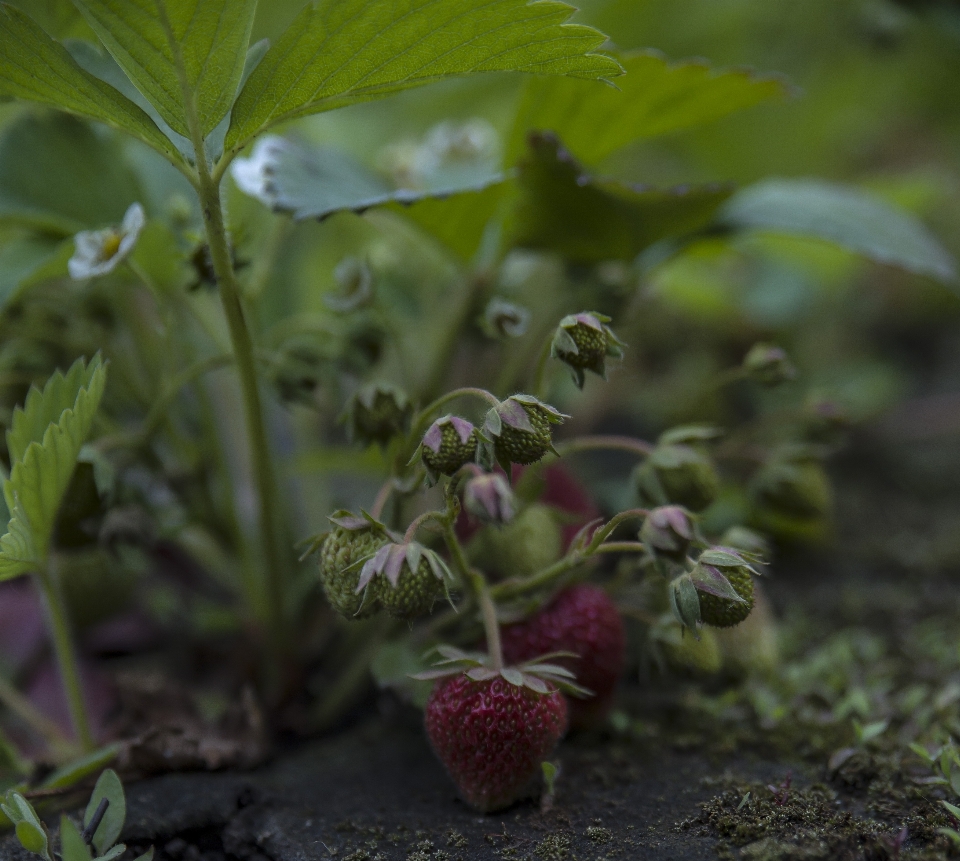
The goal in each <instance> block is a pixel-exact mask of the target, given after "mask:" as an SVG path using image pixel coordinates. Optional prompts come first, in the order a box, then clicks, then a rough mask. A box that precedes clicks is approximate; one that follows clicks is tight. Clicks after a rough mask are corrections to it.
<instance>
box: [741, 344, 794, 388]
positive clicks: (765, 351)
mask: <svg viewBox="0 0 960 861" xmlns="http://www.w3.org/2000/svg"><path fill="white" fill-rule="evenodd" d="M743 370H744V371H745V372H746V373H747V375H748V376H749V377H750V378H751V379H754V380H756V381H757V382H758V383H761V384H762V385H764V386H776V385H779V384H780V383H784V382H786V381H787V380H792V379H794V378H795V377H796V376H797V369H796V368H795V367H794V366H793V364H792V363H791V362H790V359H789V358H787V354H786V351H785V350H783V349H782V348H781V347H778V346H777V345H776V344H754V345H753V346H752V347H751V348H750V352H748V353H747V355H746V356H745V357H744V359H743Z"/></svg>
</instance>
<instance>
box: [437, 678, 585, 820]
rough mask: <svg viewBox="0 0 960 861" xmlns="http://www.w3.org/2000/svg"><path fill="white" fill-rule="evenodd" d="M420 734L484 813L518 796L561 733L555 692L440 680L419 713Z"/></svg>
mask: <svg viewBox="0 0 960 861" xmlns="http://www.w3.org/2000/svg"><path fill="white" fill-rule="evenodd" d="M426 727H427V736H428V737H429V739H430V743H431V745H432V746H433V750H434V752H435V753H436V754H437V756H438V757H439V758H440V761H441V762H442V763H443V764H444V766H445V767H446V769H447V772H448V773H449V774H450V777H451V778H453V782H454V783H456V784H457V787H458V788H459V789H460V792H461V794H462V795H463V797H464V799H465V800H466V801H467V803H468V804H470V805H471V806H472V807H475V808H476V809H477V810H480V811H481V812H483V813H487V812H489V811H491V810H499V809H500V808H502V807H507V806H508V805H509V804H512V803H513V802H514V801H516V800H517V799H518V798H520V797H521V796H522V795H523V793H524V791H525V790H526V789H527V787H528V785H529V784H530V783H531V781H532V780H533V779H534V778H535V777H536V776H537V774H539V772H540V763H541V762H543V760H544V759H546V758H547V757H548V756H549V755H550V754H551V752H552V751H553V749H554V748H555V747H556V745H557V742H558V741H559V740H560V737H561V736H562V735H563V733H564V732H565V730H566V728H567V704H566V702H565V700H564V698H563V695H562V694H560V693H559V692H558V691H554V692H553V693H549V694H539V693H537V692H536V691H534V690H531V689H530V688H528V687H525V686H521V685H514V684H511V683H510V682H508V681H506V680H505V679H503V678H502V677H499V676H498V677H496V678H493V679H486V680H484V681H479V682H475V681H473V680H472V679H470V678H468V677H467V676H466V675H463V674H461V675H456V676H451V677H450V678H448V679H442V680H441V681H439V682H438V683H437V685H436V687H435V688H434V689H433V693H431V695H430V699H429V700H428V702H427V708H426Z"/></svg>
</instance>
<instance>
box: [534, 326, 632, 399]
mask: <svg viewBox="0 0 960 861" xmlns="http://www.w3.org/2000/svg"><path fill="white" fill-rule="evenodd" d="M609 322H610V318H609V317H607V316H605V315H603V314H597V313H593V312H588V311H584V312H581V313H580V314H571V315H570V316H568V317H564V318H563V319H562V320H561V321H560V325H559V326H557V331H556V333H555V334H554V336H553V342H552V343H551V344H550V355H551V356H553V357H554V358H555V359H560V361H561V362H563V363H565V364H566V365H567V366H568V367H569V368H570V370H571V371H572V372H573V379H574V382H575V383H576V384H577V386H578V387H579V388H581V389H582V388H583V382H584V373H583V372H584V371H585V370H587V371H592V372H593V373H595V374H597V375H598V376H600V377H603V379H606V378H607V369H606V360H607V358H608V357H611V358H616V359H620V358H623V346H624V344H623V342H622V341H621V340H620V339H619V338H618V337H617V336H616V335H615V334H614V333H613V330H612V329H611V328H610V327H609V326H607V325H605V324H606V323H609Z"/></svg>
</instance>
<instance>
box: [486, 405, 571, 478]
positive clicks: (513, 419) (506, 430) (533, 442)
mask: <svg viewBox="0 0 960 861" xmlns="http://www.w3.org/2000/svg"><path fill="white" fill-rule="evenodd" d="M565 418H567V416H565V415H564V414H563V413H561V412H560V411H559V410H557V409H554V408H553V407H551V406H549V405H548V404H545V403H543V402H541V401H539V400H537V399H536V398H535V397H533V395H511V396H510V397H509V398H507V399H506V400H505V401H501V402H500V403H499V404H498V405H497V406H495V407H493V408H492V409H491V410H490V411H489V412H488V413H487V416H486V419H485V420H484V423H483V430H484V434H485V435H486V436H488V437H489V438H490V439H492V440H493V450H494V454H495V455H496V458H497V461H498V462H499V464H500V465H501V466H502V467H503V468H504V469H505V470H506V469H509V466H510V464H511V463H520V464H528V463H536V461H538V460H540V458H542V457H543V456H544V455H545V454H546V453H547V452H548V451H553V450H554V448H553V432H552V425H555V424H561V423H562V422H563V420H564V419H565Z"/></svg>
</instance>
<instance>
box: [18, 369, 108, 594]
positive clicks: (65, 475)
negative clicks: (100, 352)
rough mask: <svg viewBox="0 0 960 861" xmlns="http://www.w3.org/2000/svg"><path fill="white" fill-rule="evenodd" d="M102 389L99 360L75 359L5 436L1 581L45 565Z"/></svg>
mask: <svg viewBox="0 0 960 861" xmlns="http://www.w3.org/2000/svg"><path fill="white" fill-rule="evenodd" d="M105 384H106V368H105V367H104V365H103V364H102V363H101V361H100V358H99V357H95V358H94V359H93V361H92V362H90V364H89V365H86V364H85V363H84V361H83V360H82V359H78V360H77V361H76V362H75V363H74V364H73V366H72V367H71V368H70V370H69V371H68V372H67V374H66V376H64V375H62V374H61V373H60V372H59V371H58V372H57V373H56V374H54V375H53V377H51V378H50V380H49V381H48V382H47V385H46V386H45V387H44V390H43V392H42V393H41V392H37V391H35V390H34V391H31V392H30V394H29V395H28V397H27V401H26V404H25V405H24V408H23V409H18V410H17V411H15V413H14V416H13V423H12V426H11V428H10V430H9V431H8V432H7V446H8V448H9V450H10V456H11V461H12V463H13V466H12V468H11V470H10V478H9V479H8V480H7V481H6V482H5V483H4V487H3V493H4V498H5V499H6V502H7V507H8V508H9V510H10V511H11V518H10V523H9V525H8V527H7V534H6V535H4V536H3V537H2V538H0V580H6V579H9V578H11V577H17V576H19V575H21V574H25V573H28V572H30V571H32V570H35V569H36V568H37V567H38V566H40V565H43V564H44V561H45V559H46V556H47V553H48V550H49V543H50V537H51V535H52V533H53V527H54V524H55V522H56V518H57V512H58V510H59V508H60V503H61V502H62V501H63V495H64V494H65V493H66V491H67V487H68V485H69V484H70V478H71V476H72V475H73V470H74V467H75V466H76V463H77V457H78V456H79V454H80V449H81V447H82V446H83V443H84V441H85V440H86V438H87V436H88V435H89V433H90V429H91V427H92V425H93V418H94V415H95V414H96V411H97V407H98V406H99V404H100V398H101V397H102V396H103V389H104V386H105Z"/></svg>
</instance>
